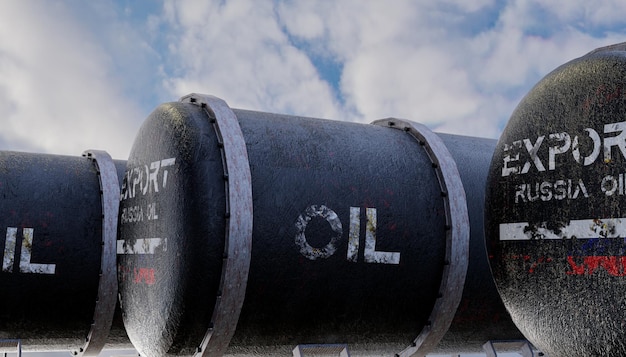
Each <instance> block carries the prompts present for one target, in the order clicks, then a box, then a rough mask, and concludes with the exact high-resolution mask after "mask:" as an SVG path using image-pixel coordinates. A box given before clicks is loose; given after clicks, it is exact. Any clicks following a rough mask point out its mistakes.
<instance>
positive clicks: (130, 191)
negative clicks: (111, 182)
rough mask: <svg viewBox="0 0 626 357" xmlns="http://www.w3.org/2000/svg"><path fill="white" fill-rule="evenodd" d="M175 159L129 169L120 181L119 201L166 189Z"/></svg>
mask: <svg viewBox="0 0 626 357" xmlns="http://www.w3.org/2000/svg"><path fill="white" fill-rule="evenodd" d="M175 163H176V158H173V157H172V158H169V159H164V160H158V161H153V162H151V163H150V164H149V165H147V164H146V165H143V166H137V167H133V168H129V169H128V170H126V173H125V174H124V180H123V181H122V190H121V198H120V200H121V201H124V200H126V199H129V198H134V197H136V196H137V195H140V194H141V195H144V196H145V195H146V194H148V193H152V192H154V193H158V192H159V188H160V189H164V188H166V187H167V177H168V174H169V171H170V169H171V167H170V166H174V164H175Z"/></svg>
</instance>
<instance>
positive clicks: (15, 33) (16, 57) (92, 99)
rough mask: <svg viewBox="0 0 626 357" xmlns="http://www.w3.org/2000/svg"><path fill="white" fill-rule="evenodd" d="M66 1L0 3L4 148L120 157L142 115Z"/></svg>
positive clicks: (108, 59) (102, 50)
mask: <svg viewBox="0 0 626 357" xmlns="http://www.w3.org/2000/svg"><path fill="white" fill-rule="evenodd" d="M117 60H118V59H117V58H112V57H111V56H110V54H109V53H108V52H107V50H106V49H105V48H103V47H101V46H100V44H99V42H98V39H96V38H94V37H92V36H91V35H90V33H88V32H87V31H86V29H85V28H84V27H81V26H79V24H78V23H77V21H76V20H75V18H73V17H72V13H71V11H70V10H69V7H68V6H66V5H65V4H64V3H52V2H50V3H47V2H46V3H37V4H35V3H30V2H0V97H1V98H2V99H1V100H0V112H1V113H3V114H2V115H3V117H2V119H1V121H0V122H1V123H2V125H1V126H2V130H0V137H2V139H3V140H2V141H3V142H4V143H5V144H6V145H7V146H6V147H4V148H2V149H4V150H24V151H36V152H50V153H55V154H69V155H80V154H81V152H82V151H83V150H85V149H89V148H97V149H106V150H107V151H109V153H111V155H112V156H114V157H117V158H126V157H127V156H128V152H129V150H130V146H131V144H132V140H133V138H134V136H135V133H136V130H137V128H138V124H139V123H140V122H141V120H142V119H143V118H141V113H140V111H139V110H138V107H137V106H136V105H134V104H133V102H132V99H125V98H124V97H123V95H122V94H123V93H121V90H120V88H121V86H118V85H117V84H116V83H115V82H114V81H113V80H112V78H114V77H115V75H114V74H113V73H111V68H112V66H113V62H115V61H117Z"/></svg>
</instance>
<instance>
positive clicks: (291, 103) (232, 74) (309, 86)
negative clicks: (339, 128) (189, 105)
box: [165, 0, 338, 117]
mask: <svg viewBox="0 0 626 357" xmlns="http://www.w3.org/2000/svg"><path fill="white" fill-rule="evenodd" d="M165 9H166V18H167V21H168V22H169V23H170V25H171V27H172V28H175V29H178V31H179V32H178V33H177V36H176V37H175V38H173V39H172V41H171V42H170V46H171V47H170V50H171V54H172V55H173V56H174V57H175V58H176V61H177V63H178V64H179V66H178V67H177V68H176V69H175V70H174V75H173V76H172V77H171V78H170V80H169V82H168V83H169V85H170V86H171V90H172V92H173V95H174V96H181V95H184V94H187V93H190V92H204V93H207V94H213V95H216V96H219V97H221V98H223V99H224V100H226V101H227V102H228V103H229V105H231V106H232V107H240V108H241V107H243V108H250V109H260V110H269V111H278V112H287V113H300V114H307V115H309V116H321V117H337V113H338V111H337V109H336V107H335V104H334V101H335V100H334V99H333V96H332V88H331V87H330V85H329V84H328V83H326V82H324V81H323V80H321V79H320V76H319V74H318V73H317V71H316V70H315V67H314V66H313V65H312V63H311V61H310V60H309V58H308V57H307V56H306V54H305V53H304V52H302V51H301V50H298V49H297V48H296V47H294V46H293V45H292V44H291V43H290V42H289V39H288V36H287V35H286V34H285V33H284V32H283V31H282V30H281V27H280V24H279V23H278V21H277V18H276V15H275V12H274V8H273V6H272V4H271V3H269V2H257V1H250V0H236V1H229V2H226V3H224V4H217V3H216V2H212V3H207V2H204V1H172V2H168V3H167V4H166V6H165ZM178 73H180V75H176V74H178Z"/></svg>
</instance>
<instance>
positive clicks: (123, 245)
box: [117, 238, 167, 255]
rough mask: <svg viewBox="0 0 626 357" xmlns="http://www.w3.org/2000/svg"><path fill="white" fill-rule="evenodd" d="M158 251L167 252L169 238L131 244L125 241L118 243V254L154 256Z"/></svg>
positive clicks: (146, 239) (137, 240)
mask: <svg viewBox="0 0 626 357" xmlns="http://www.w3.org/2000/svg"><path fill="white" fill-rule="evenodd" d="M158 249H160V250H162V251H164V252H165V251H167V238H163V239H161V238H145V239H136V240H135V242H134V243H132V244H131V243H130V242H128V241H125V240H123V239H119V240H118V241H117V254H121V255H123V254H154V253H155V252H156V251H157V250H158Z"/></svg>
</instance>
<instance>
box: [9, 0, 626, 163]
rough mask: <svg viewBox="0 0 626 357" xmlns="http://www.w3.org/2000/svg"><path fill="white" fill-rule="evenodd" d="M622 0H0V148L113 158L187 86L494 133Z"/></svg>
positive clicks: (623, 10)
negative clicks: (95, 152) (103, 153)
mask: <svg viewBox="0 0 626 357" xmlns="http://www.w3.org/2000/svg"><path fill="white" fill-rule="evenodd" d="M624 14H626V2H624V1H622V0H614V1H603V2H589V1H586V0H561V1H552V2H549V3H547V4H546V3H545V2H544V1H539V0H537V1H532V0H530V1H521V0H520V1H517V0H516V1H494V0H469V1H467V0H443V1H367V0H365V1H364V0H347V1H254V0H226V1H205V0H197V1H194V0H188V1H179V0H176V1H174V0H163V1H154V2H148V1H139V0H136V1H133V0H118V1H98V2H92V1H89V2H87V1H79V0H68V1H45V2H44V1H2V2H0V115H1V116H0V150H20V151H31V152H48V153H56V154H70V155H79V154H80V153H81V152H82V151H83V150H85V149H87V148H97V149H106V150H107V151H109V152H110V153H111V154H112V156H113V157H115V158H121V159H123V158H126V157H127V156H128V153H129V151H130V148H131V145H132V142H133V139H134V136H135V134H136V133H137V130H138V129H139V126H140V125H141V123H142V121H143V120H144V119H145V117H146V116H147V115H148V114H149V113H150V112H151V111H152V110H153V109H154V108H155V107H156V106H157V105H158V104H159V103H162V102H167V101H174V100H177V99H178V98H179V97H180V96H182V95H185V94H188V93H190V92H200V93H207V94H213V95H216V96H218V97H221V98H222V99H224V100H226V102H227V103H228V104H229V105H230V106H231V107H234V108H243V109H253V110H262V111H270V112H277V113H287V114H297V115H305V116H313V117H322V118H330V119H337V120H349V121H358V122H364V123H369V122H371V121H373V120H375V119H378V118H384V117H390V116H395V117H403V118H408V119H411V120H414V121H418V122H421V123H424V124H426V125H428V126H429V127H430V128H431V129H433V130H435V131H441V132H450V133H457V134H464V135H471V136H482V137H491V138H497V137H498V136H499V134H500V133H501V131H502V129H503V127H504V125H505V123H506V121H507V120H508V118H509V115H510V114H511V112H512V110H513V109H514V108H515V106H516V105H517V103H518V102H519V100H520V99H521V98H522V97H523V95H524V94H525V93H526V92H527V91H528V90H529V89H530V88H531V87H532V86H533V85H534V84H535V83H536V82H537V81H538V80H539V79H541V77H543V76H544V75H546V74H547V73H548V72H550V71H551V70H553V69H554V68H555V67H557V66H559V65H560V64H562V63H565V62H567V61H569V60H571V59H573V58H576V57H579V56H582V55H584V54H585V53H587V52H589V51H590V50H592V49H594V48H597V47H600V46H605V45H608V44H613V43H617V42H623V41H626V17H625V16H624Z"/></svg>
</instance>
